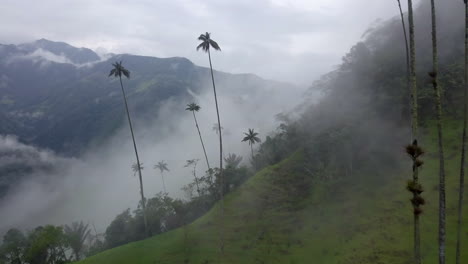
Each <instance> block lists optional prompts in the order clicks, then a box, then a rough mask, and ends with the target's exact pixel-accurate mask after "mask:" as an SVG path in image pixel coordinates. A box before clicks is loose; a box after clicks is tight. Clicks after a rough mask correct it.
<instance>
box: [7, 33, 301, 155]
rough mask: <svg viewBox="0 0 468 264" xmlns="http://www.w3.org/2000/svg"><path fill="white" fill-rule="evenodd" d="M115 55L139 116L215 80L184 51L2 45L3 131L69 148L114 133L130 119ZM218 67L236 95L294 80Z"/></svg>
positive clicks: (58, 44)
mask: <svg viewBox="0 0 468 264" xmlns="http://www.w3.org/2000/svg"><path fill="white" fill-rule="evenodd" d="M117 60H122V61H124V65H125V67H126V68H128V69H129V70H130V71H131V80H130V81H125V85H126V89H127V92H128V97H129V102H130V103H129V104H130V108H131V111H132V113H133V114H134V115H135V116H138V118H139V119H143V120H144V119H145V118H150V117H152V116H154V115H155V111H156V110H157V109H158V107H159V106H160V105H161V103H162V102H164V101H166V100H167V99H169V98H180V99H184V100H181V101H182V102H183V103H182V104H185V102H187V101H188V98H190V97H191V92H193V93H195V94H196V93H200V92H201V91H202V90H203V89H207V88H209V87H210V86H209V85H210V76H209V69H207V68H204V67H199V66H196V65H194V64H193V63H192V62H191V61H189V60H187V59H185V58H178V57H174V58H154V57H145V56H134V55H127V54H126V55H113V56H112V57H111V58H109V59H107V60H101V58H100V57H99V56H98V55H97V54H96V53H95V52H93V51H92V50H90V49H86V48H76V47H73V46H71V45H68V44H66V43H63V42H53V41H49V40H45V39H41V40H38V41H35V42H32V43H27V44H20V45H0V118H1V120H2V122H1V125H0V134H14V135H16V136H17V137H18V138H19V140H20V141H21V142H23V143H27V144H33V145H36V146H39V147H43V148H48V149H52V150H54V151H56V152H59V153H65V154H70V155H76V154H79V153H80V152H81V151H83V150H85V149H86V147H87V146H88V145H89V143H90V142H100V141H101V140H102V139H103V138H106V137H109V136H110V135H112V133H113V132H114V131H115V130H116V129H117V128H118V127H120V126H121V125H122V124H123V123H122V121H123V120H125V119H124V109H123V106H122V97H121V94H120V91H119V89H118V83H117V80H115V79H111V78H109V77H108V73H109V70H110V69H111V63H112V62H114V61H117ZM215 75H216V79H217V82H219V84H220V85H219V87H220V88H219V89H221V90H223V89H224V91H223V93H225V94H232V95H235V96H244V97H248V96H251V95H254V94H258V93H266V92H267V91H269V92H271V91H281V92H287V91H288V90H290V88H291V87H292V85H289V84H284V83H279V82H274V81H267V80H263V79H261V78H259V77H257V76H255V75H251V74H235V75H234V74H228V73H222V72H215ZM223 84H226V85H223ZM227 84H229V85H227ZM227 87H235V88H236V90H229V88H227ZM189 91H190V92H189Z"/></svg>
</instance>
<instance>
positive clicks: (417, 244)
mask: <svg viewBox="0 0 468 264" xmlns="http://www.w3.org/2000/svg"><path fill="white" fill-rule="evenodd" d="M408 26H409V47H410V84H411V93H410V97H411V102H412V104H411V133H412V138H413V143H412V144H411V145H409V146H408V147H407V152H408V154H410V156H411V157H412V161H413V166H412V170H413V179H412V183H411V184H410V185H411V186H415V187H417V188H415V189H413V191H412V193H413V199H412V204H413V208H414V210H413V219H414V258H415V262H416V264H421V234H420V224H419V216H420V214H421V213H422V210H421V208H420V206H421V205H422V204H423V203H424V202H423V201H424V199H422V198H421V196H420V194H421V192H422V187H421V185H420V184H419V175H418V170H419V167H420V166H421V165H422V161H420V160H419V159H418V157H419V156H420V155H422V151H419V152H418V151H417V150H421V149H420V147H419V145H418V135H419V134H418V128H419V127H418V87H417V84H416V45H415V41H414V39H415V37H414V17H413V1H412V0H408ZM411 150H413V154H415V155H412V154H411ZM416 153H420V154H419V155H416ZM410 191H411V189H410Z"/></svg>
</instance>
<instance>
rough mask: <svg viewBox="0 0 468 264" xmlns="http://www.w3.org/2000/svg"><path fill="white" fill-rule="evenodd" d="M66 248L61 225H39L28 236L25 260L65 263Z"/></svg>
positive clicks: (48, 263) (56, 263) (40, 263)
mask: <svg viewBox="0 0 468 264" xmlns="http://www.w3.org/2000/svg"><path fill="white" fill-rule="evenodd" d="M67 248H68V243H67V241H66V238H65V235H64V233H63V229H62V227H59V226H52V225H47V226H44V227H42V226H40V227H37V228H36V229H34V231H33V232H31V234H29V236H28V247H27V249H26V251H25V262H26V263H29V264H59V263H66V262H68V261H69V260H68V259H67V256H66V253H65V251H66V250H67Z"/></svg>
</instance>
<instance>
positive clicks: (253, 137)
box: [242, 128, 261, 160]
mask: <svg viewBox="0 0 468 264" xmlns="http://www.w3.org/2000/svg"><path fill="white" fill-rule="evenodd" d="M244 135H245V137H244V138H243V139H242V142H248V143H249V145H250V151H251V153H252V160H254V154H253V145H254V144H255V143H258V142H260V141H261V140H260V138H258V133H257V132H255V131H254V129H253V128H249V131H248V132H247V133H245V132H244Z"/></svg>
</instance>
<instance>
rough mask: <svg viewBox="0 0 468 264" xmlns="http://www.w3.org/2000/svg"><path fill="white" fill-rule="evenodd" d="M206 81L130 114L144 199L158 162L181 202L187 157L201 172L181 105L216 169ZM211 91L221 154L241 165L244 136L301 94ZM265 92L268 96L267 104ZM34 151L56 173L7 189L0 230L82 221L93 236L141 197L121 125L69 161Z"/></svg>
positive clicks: (221, 87)
mask: <svg viewBox="0 0 468 264" xmlns="http://www.w3.org/2000/svg"><path fill="white" fill-rule="evenodd" d="M215 77H216V75H215ZM208 84H209V80H207V85H206V89H204V90H203V91H202V93H201V94H195V93H193V92H191V91H189V93H190V94H191V95H192V97H193V98H192V100H187V101H182V102H181V101H180V99H170V100H167V101H165V102H164V103H163V104H162V106H161V107H160V109H159V110H158V111H157V116H155V117H154V119H153V120H142V119H139V118H138V116H133V118H134V129H135V133H136V143H137V146H138V151H139V156H140V161H141V162H142V163H143V167H144V169H143V171H142V174H143V182H144V191H145V196H146V197H147V198H148V197H153V196H154V195H155V194H156V193H158V192H161V191H162V190H163V189H162V182H161V176H160V173H159V170H155V169H153V166H154V165H155V164H156V163H157V162H158V161H160V160H164V161H166V162H167V164H168V168H169V170H170V172H166V173H165V183H166V187H167V191H168V193H169V195H170V196H172V197H177V198H185V193H184V192H183V191H182V190H181V187H183V186H184V185H185V184H188V183H189V182H191V181H192V180H193V176H192V175H191V171H190V169H189V168H184V165H185V163H186V161H187V160H189V159H195V158H197V159H200V162H199V163H198V166H197V173H198V175H202V174H203V173H204V171H205V170H206V169H207V167H206V163H205V161H204V155H203V151H202V147H201V143H200V140H199V136H198V133H197V131H196V127H195V123H194V120H193V116H192V113H191V112H189V111H186V110H185V106H186V104H188V103H191V102H192V101H193V102H196V103H197V104H199V105H200V106H201V107H202V109H201V110H200V111H199V112H197V113H196V114H197V120H198V123H199V126H200V130H201V133H202V136H203V139H204V142H205V147H206V149H207V152H208V157H209V161H210V165H211V166H212V167H218V166H219V143H218V142H219V141H218V136H217V134H216V132H215V131H214V130H213V124H215V123H217V119H216V111H215V106H214V98H213V91H212V88H211V86H209V85H208ZM217 88H218V103H219V106H220V115H221V124H222V127H223V144H224V151H223V152H224V156H226V155H228V154H229V153H236V154H240V155H242V156H243V157H244V163H246V164H247V165H249V163H250V148H249V145H248V144H247V143H245V142H241V140H242V138H243V132H246V131H247V129H248V128H254V129H255V130H256V131H257V132H259V133H260V137H261V138H262V139H264V138H265V136H266V135H268V134H269V133H272V132H274V131H275V129H276V127H277V126H278V124H279V123H278V121H277V120H276V117H275V116H276V114H278V113H282V112H288V111H290V110H292V108H293V107H294V106H295V105H296V104H297V102H299V101H300V100H301V99H300V98H301V97H302V94H303V90H302V89H299V88H298V89H292V90H288V91H281V90H271V91H265V90H258V91H246V90H245V89H244V90H243V89H242V88H239V87H231V86H230V84H229V83H225V81H224V82H220V83H219V84H218V87H217ZM265 93H268V100H267V101H265V97H264V95H265ZM234 94H236V96H234ZM129 104H132V102H131V101H130V102H129ZM122 109H123V105H122ZM122 113H123V112H122ZM9 144H10V145H15V147H16V148H17V149H22V148H29V149H33V147H31V146H25V145H24V144H22V143H19V142H18V141H16V140H14V139H12V138H9ZM35 151H37V152H39V153H47V155H44V159H45V160H47V161H48V162H50V163H51V164H55V165H56V166H58V165H60V166H59V167H60V168H59V169H56V170H55V171H54V172H49V173H47V174H45V173H34V174H30V175H27V176H25V177H24V180H23V181H21V183H20V184H18V185H17V186H14V187H12V188H11V189H10V191H9V193H8V194H7V196H6V197H5V198H4V199H3V200H2V201H1V203H0V215H1V216H2V221H1V223H0V232H2V231H3V232H4V231H5V230H6V229H8V228H11V227H20V228H25V229H30V228H33V227H35V226H37V225H41V224H57V225H61V224H68V223H70V222H72V221H80V220H83V221H85V222H88V223H94V224H95V225H96V228H97V229H98V232H103V231H104V230H105V227H106V226H107V225H108V224H109V223H110V221H111V220H112V219H113V217H115V216H116V215H117V214H118V213H120V212H121V211H123V210H124V209H126V208H132V209H135V208H136V206H137V204H138V201H139V200H140V193H139V181H138V177H135V176H134V173H133V171H132V170H131V165H132V164H133V163H135V162H136V160H135V155H134V150H133V145H132V141H131V137H130V131H129V128H128V124H127V122H126V120H125V123H123V124H122V127H121V128H120V129H119V130H118V132H117V133H116V134H115V135H109V138H108V139H107V140H106V141H105V143H104V144H101V145H99V146H92V147H91V148H90V149H89V150H88V151H87V152H86V153H85V154H84V155H82V156H81V157H78V158H73V159H70V158H63V157H60V156H58V155H57V154H54V153H52V152H50V151H45V150H40V149H35Z"/></svg>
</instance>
